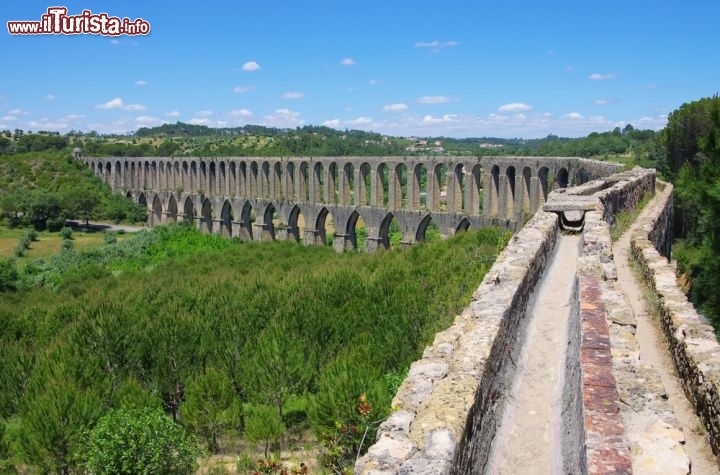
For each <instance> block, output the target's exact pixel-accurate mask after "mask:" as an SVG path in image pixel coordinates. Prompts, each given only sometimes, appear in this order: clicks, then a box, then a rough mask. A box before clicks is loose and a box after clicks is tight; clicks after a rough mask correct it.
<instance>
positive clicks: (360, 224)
mask: <svg viewBox="0 0 720 475" xmlns="http://www.w3.org/2000/svg"><path fill="white" fill-rule="evenodd" d="M359 231H361V232H359ZM345 234H346V235H347V239H349V240H350V243H351V245H352V248H353V249H354V250H356V251H357V250H358V249H363V248H364V247H365V237H366V235H367V230H366V229H365V221H363V218H362V216H360V213H358V212H357V210H353V212H352V213H351V214H350V218H348V221H347V226H346V228H345Z"/></svg>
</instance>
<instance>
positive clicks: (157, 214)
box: [150, 193, 163, 225]
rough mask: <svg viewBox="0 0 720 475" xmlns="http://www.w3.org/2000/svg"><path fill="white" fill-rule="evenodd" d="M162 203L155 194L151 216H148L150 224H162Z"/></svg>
mask: <svg viewBox="0 0 720 475" xmlns="http://www.w3.org/2000/svg"><path fill="white" fill-rule="evenodd" d="M162 213H163V210H162V202H161V201H160V197H159V196H158V195H157V193H155V197H154V198H153V204H152V214H151V215H150V224H152V225H157V224H162Z"/></svg>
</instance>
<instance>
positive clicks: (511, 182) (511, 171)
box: [505, 165, 515, 200]
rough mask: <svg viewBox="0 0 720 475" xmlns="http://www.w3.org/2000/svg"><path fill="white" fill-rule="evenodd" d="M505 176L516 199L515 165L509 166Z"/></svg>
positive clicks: (511, 194)
mask: <svg viewBox="0 0 720 475" xmlns="http://www.w3.org/2000/svg"><path fill="white" fill-rule="evenodd" d="M505 176H506V177H507V180H508V187H509V188H510V196H511V198H512V199H513V200H514V199H515V167H514V166H512V165H510V166H509V167H507V170H505Z"/></svg>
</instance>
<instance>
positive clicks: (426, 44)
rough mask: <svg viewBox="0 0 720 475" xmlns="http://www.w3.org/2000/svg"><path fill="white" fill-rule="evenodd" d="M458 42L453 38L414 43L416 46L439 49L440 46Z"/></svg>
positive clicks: (444, 46) (453, 44)
mask: <svg viewBox="0 0 720 475" xmlns="http://www.w3.org/2000/svg"><path fill="white" fill-rule="evenodd" d="M458 44H459V43H458V42H457V41H454V40H450V41H438V40H434V41H418V42H417V43H415V47H416V48H430V49H431V50H435V51H437V50H439V49H440V48H446V47H448V46H457V45H458Z"/></svg>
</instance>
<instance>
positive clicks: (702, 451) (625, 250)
mask: <svg viewBox="0 0 720 475" xmlns="http://www.w3.org/2000/svg"><path fill="white" fill-rule="evenodd" d="M649 208H650V207H649V206H648V207H647V208H646V211H645V212H647V210H649ZM637 223H638V220H635V223H633V225H632V226H631V228H630V229H629V230H628V231H626V232H625V233H624V234H623V235H622V236H621V237H620V239H619V240H618V241H617V242H615V243H614V244H613V253H614V255H615V264H616V265H617V272H618V284H619V288H621V289H623V291H624V292H625V294H626V295H627V297H628V301H629V302H630V303H631V306H632V308H633V312H634V313H635V318H636V320H637V329H636V334H635V337H636V339H637V342H638V346H639V348H640V357H641V359H642V360H643V361H644V362H645V363H646V364H648V365H650V366H652V367H654V368H655V370H656V371H657V372H658V373H659V375H660V377H661V379H662V381H663V384H664V386H665V391H666V392H667V394H668V397H669V399H668V402H669V403H670V405H671V406H672V408H673V410H674V411H675V417H676V418H677V420H678V422H679V423H680V425H681V428H682V430H683V433H684V435H685V441H686V443H685V451H686V452H687V455H688V457H690V460H691V463H692V473H698V474H713V473H718V465H717V463H716V461H715V457H714V456H713V454H712V452H711V451H710V447H709V445H708V444H707V442H706V441H705V438H704V435H703V433H704V430H703V429H702V424H701V423H700V421H699V420H698V418H697V416H695V414H694V413H693V411H692V407H691V405H690V403H689V402H688V400H687V398H686V397H685V394H684V393H683V391H682V388H681V386H680V383H679V382H678V379H677V376H676V374H675V368H674V366H673V363H672V360H671V359H670V354H669V351H668V348H667V343H666V342H665V339H664V337H663V336H662V335H661V334H660V331H659V327H658V324H657V323H656V322H655V321H653V319H652V317H651V316H650V314H649V312H648V307H647V302H646V301H645V294H644V292H643V289H642V287H641V286H640V284H639V282H638V281H637V278H636V276H635V274H634V273H633V270H632V269H631V268H630V264H629V261H628V257H629V256H630V234H631V231H632V230H633V229H634V228H635V227H636V226H637Z"/></svg>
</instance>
